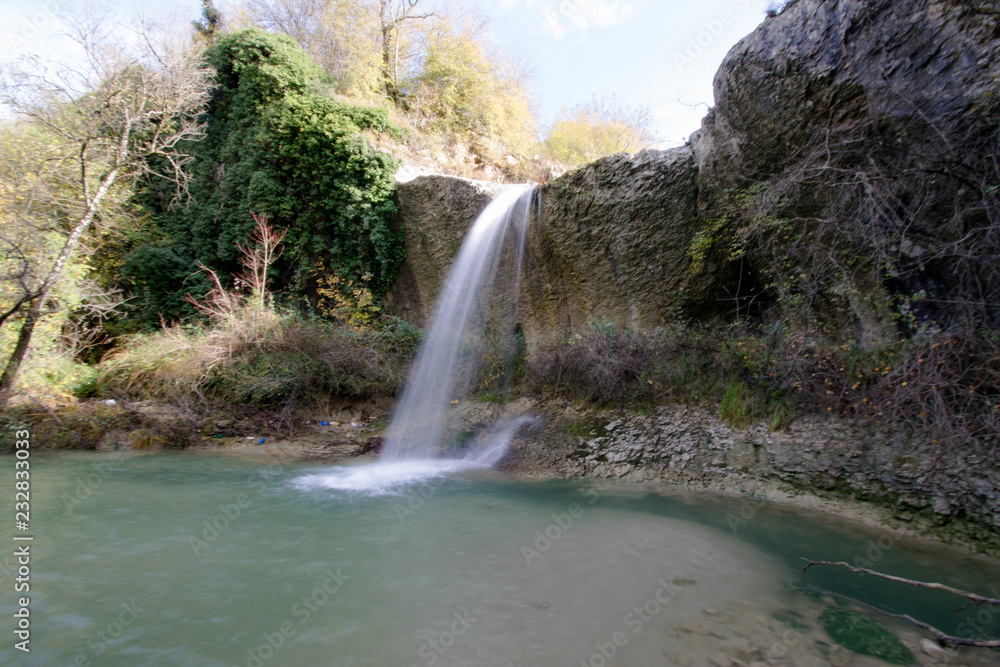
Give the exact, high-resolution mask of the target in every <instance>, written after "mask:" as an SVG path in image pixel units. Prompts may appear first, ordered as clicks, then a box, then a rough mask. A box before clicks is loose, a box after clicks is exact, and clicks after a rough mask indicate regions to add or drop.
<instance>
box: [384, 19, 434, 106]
mask: <svg viewBox="0 0 1000 667" xmlns="http://www.w3.org/2000/svg"><path fill="white" fill-rule="evenodd" d="M418 4H420V0H379V13H378V16H379V22H380V26H379V32H380V34H381V36H382V80H383V82H384V85H385V94H386V97H388V98H389V99H390V100H392V102H393V104H399V43H400V37H399V30H400V27H401V26H402V25H403V24H404V23H406V22H407V21H414V20H421V19H426V18H430V17H431V16H434V12H426V13H424V14H417V13H416V9H417V5H418Z"/></svg>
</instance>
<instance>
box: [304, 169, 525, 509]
mask: <svg viewBox="0 0 1000 667" xmlns="http://www.w3.org/2000/svg"><path fill="white" fill-rule="evenodd" d="M532 195H533V190H532V189H531V188H530V187H527V186H523V187H514V188H510V189H508V190H505V191H504V192H503V193H502V194H500V195H499V196H498V197H497V198H496V199H494V200H493V202H491V203H490V205H489V206H487V207H486V209H485V210H484V211H483V212H482V213H481V214H480V215H479V217H478V218H477V219H476V221H475V223H473V225H472V228H471V229H470V230H469V233H468V235H467V236H466V238H465V241H464V242H463V243H462V247H461V248H460V249H459V252H458V257H457V258H456V259H455V262H454V264H452V267H451V270H450V271H449V272H448V277H447V279H446V280H445V283H444V285H443V286H442V288H441V294H440V295H439V296H438V301H437V305H436V307H435V312H434V317H433V318H432V321H431V326H430V329H429V331H428V333H427V336H426V338H425V339H424V342H423V344H422V345H421V347H420V350H419V351H418V353H417V357H416V359H415V360H414V364H413V367H412V369H411V371H410V377H409V378H408V380H407V383H406V386H405V387H404V388H403V392H402V394H401V396H400V398H399V400H398V401H397V403H396V409H395V411H394V413H393V416H392V421H391V422H390V424H389V430H388V433H387V435H386V440H385V446H384V449H383V454H382V460H381V461H379V462H378V463H375V464H371V465H366V466H348V467H336V468H333V469H330V470H328V471H326V472H324V473H321V474H315V475H305V476H303V477H302V478H300V479H299V480H297V485H298V486H299V487H300V488H304V489H317V488H319V489H337V490H341V491H349V492H357V493H362V494H366V495H370V494H382V493H395V492H396V489H398V488H399V487H401V486H404V485H407V484H413V483H416V482H420V481H422V480H426V479H428V478H431V477H439V476H442V475H447V474H450V473H454V472H458V471H461V470H465V469H468V468H474V467H483V466H491V465H493V464H494V463H496V462H497V461H499V460H500V458H501V457H502V456H503V454H504V452H505V451H506V450H507V447H508V445H509V444H510V441H511V439H512V438H513V436H514V434H515V433H516V432H517V431H518V430H519V429H520V428H522V427H524V426H526V425H528V424H531V423H533V422H535V421H536V418H534V417H532V416H529V415H522V416H520V417H517V418H515V419H511V420H505V421H501V422H499V423H497V424H494V425H493V426H492V427H490V428H488V429H483V430H481V431H480V432H478V433H476V434H470V433H468V432H463V425H462V424H461V423H460V421H459V420H455V419H451V417H453V416H454V413H455V412H456V407H455V406H456V404H458V403H459V402H460V401H461V399H462V398H464V397H465V396H466V395H468V394H469V393H470V392H472V391H474V390H476V389H478V390H480V391H482V390H483V387H484V386H491V387H492V388H494V389H496V386H497V384H498V383H499V384H503V383H505V382H509V381H510V375H511V368H510V363H511V359H512V357H513V353H516V337H515V336H516V322H517V298H518V294H519V292H520V283H521V268H522V263H523V260H524V246H525V237H526V234H527V228H528V222H529V219H530V217H531V208H532V207H531V203H532V199H533V196H532ZM505 366H506V368H504V367H505ZM484 376H487V381H486V382H485V384H484V380H483V377H484ZM490 383H492V384H490ZM461 436H465V438H466V441H464V442H463V441H462V438H461ZM458 450H461V451H460V452H459V451H458Z"/></svg>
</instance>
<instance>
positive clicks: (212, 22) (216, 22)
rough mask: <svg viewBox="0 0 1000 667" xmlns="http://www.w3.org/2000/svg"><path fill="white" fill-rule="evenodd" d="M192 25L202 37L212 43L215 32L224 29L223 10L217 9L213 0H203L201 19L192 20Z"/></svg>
mask: <svg viewBox="0 0 1000 667" xmlns="http://www.w3.org/2000/svg"><path fill="white" fill-rule="evenodd" d="M191 25H192V26H193V27H194V29H195V32H197V33H198V35H199V36H200V37H202V38H203V39H204V40H205V41H206V42H208V43H209V44H211V43H212V40H213V39H215V34H216V33H217V32H219V31H221V30H222V12H220V11H219V10H218V9H216V7H215V4H214V3H213V2H212V0H202V2H201V19H200V20H198V21H192V22H191Z"/></svg>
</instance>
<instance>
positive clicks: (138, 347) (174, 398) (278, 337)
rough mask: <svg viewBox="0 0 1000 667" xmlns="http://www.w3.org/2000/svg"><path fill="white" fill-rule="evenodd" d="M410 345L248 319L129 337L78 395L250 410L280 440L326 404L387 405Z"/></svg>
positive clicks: (410, 340) (302, 322) (390, 337)
mask: <svg viewBox="0 0 1000 667" xmlns="http://www.w3.org/2000/svg"><path fill="white" fill-rule="evenodd" d="M419 340H420V332H419V331H418V330H416V329H414V328H413V327H410V326H409V325H408V324H406V323H405V322H403V321H401V320H394V319H389V318H387V319H386V320H385V321H383V322H380V323H379V324H378V325H377V326H374V327H371V328H363V329H362V328H358V327H354V326H350V325H345V324H339V323H332V322H323V321H317V320H306V319H302V318H300V317H296V316H291V315H280V314H277V313H274V312H272V311H264V312H254V311H249V310H247V311H242V312H241V313H237V314H236V315H235V316H233V317H231V318H227V319H225V320H219V321H216V322H215V323H214V325H212V326H193V327H182V326H174V327H170V328H166V329H163V330H161V331H158V332H156V333H153V334H148V335H142V336H136V337H133V338H132V339H130V340H129V341H128V342H127V343H126V344H125V345H124V346H123V348H122V349H121V351H119V352H118V353H116V354H114V355H113V356H111V357H110V358H109V359H107V360H106V361H104V362H103V363H102V364H101V365H100V366H99V367H98V369H97V370H98V375H97V377H96V379H95V380H94V381H93V382H92V384H91V386H89V387H88V388H87V389H88V392H89V393H90V394H92V395H97V396H101V397H117V398H128V399H156V400H158V401H161V402H165V403H168V404H172V405H176V406H178V407H181V408H183V409H185V410H189V411H193V412H205V411H207V410H218V409H219V407H220V406H225V405H230V406H234V407H236V408H237V409H238V410H240V411H248V410H249V411H253V410H259V411H263V412H266V413H270V414H272V415H274V420H273V421H274V423H273V424H272V426H276V427H278V428H279V430H280V428H281V427H288V426H290V423H291V421H292V419H293V418H294V415H295V414H296V413H298V412H299V411H301V410H303V409H310V408H312V407H316V405H318V403H317V402H318V401H322V400H325V399H326V398H328V397H330V396H344V395H346V396H355V397H364V398H369V397H379V396H394V395H395V394H396V393H397V392H398V391H399V389H400V387H401V386H402V383H403V381H404V380H405V378H406V373H407V369H408V367H409V363H410V360H411V358H412V356H413V354H414V353H415V351H416V347H417V345H418V344H419Z"/></svg>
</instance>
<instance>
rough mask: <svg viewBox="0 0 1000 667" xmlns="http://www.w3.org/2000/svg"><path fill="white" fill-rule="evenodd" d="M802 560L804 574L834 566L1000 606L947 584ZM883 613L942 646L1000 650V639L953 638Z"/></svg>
mask: <svg viewBox="0 0 1000 667" xmlns="http://www.w3.org/2000/svg"><path fill="white" fill-rule="evenodd" d="M802 560H804V561H806V563H807V564H806V566H805V567H804V568H802V571H803V572H806V571H808V570H809V568H810V567H812V566H813V565H834V566H838V567H843V568H846V569H847V570H849V571H851V572H858V573H860V574H870V575H872V576H874V577H879V578H881V579H887V580H889V581H895V582H898V583H901V584H907V585H909V586H917V587H919V588H930V589H933V590H938V591H946V592H948V593H952V594H954V595H958V596H959V597H963V598H965V599H966V600H969V602H970V604H974V605H981V604H989V605H1000V600H996V599H994V598H989V597H986V596H984V595H979V594H977V593H970V592H968V591H963V590H961V589H959V588H953V587H952V586H948V585H945V584H937V583H931V582H926V581H915V580H913V579H906V578H905V577H895V576H893V575H891V574H883V573H881V572H876V571H875V570H869V569H868V568H865V567H855V566H854V565H851V564H850V563H845V562H844V561H825V560H809V559H808V558H803V559H802ZM968 606H970V605H965V607H960V608H959V609H956V610H955V611H961V610H962V609H965V608H966V607H968ZM882 613H884V614H887V615H888V616H892V617H893V618H900V619H903V620H904V621H909V622H910V623H913V624H914V625H916V626H918V627H921V628H923V629H924V630H927V631H928V632H930V633H931V634H932V635H934V638H935V639H937V641H938V643H939V644H940V645H942V646H974V647H978V648H1000V639H966V638H964V637H953V636H951V635H949V634H946V633H944V632H941V631H940V630H938V629H937V628H935V627H934V626H933V625H929V624H927V623H924V622H923V621H918V620H917V619H915V618H913V617H912V616H910V615H909V614H893V613H890V612H887V611H883V612H882Z"/></svg>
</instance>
